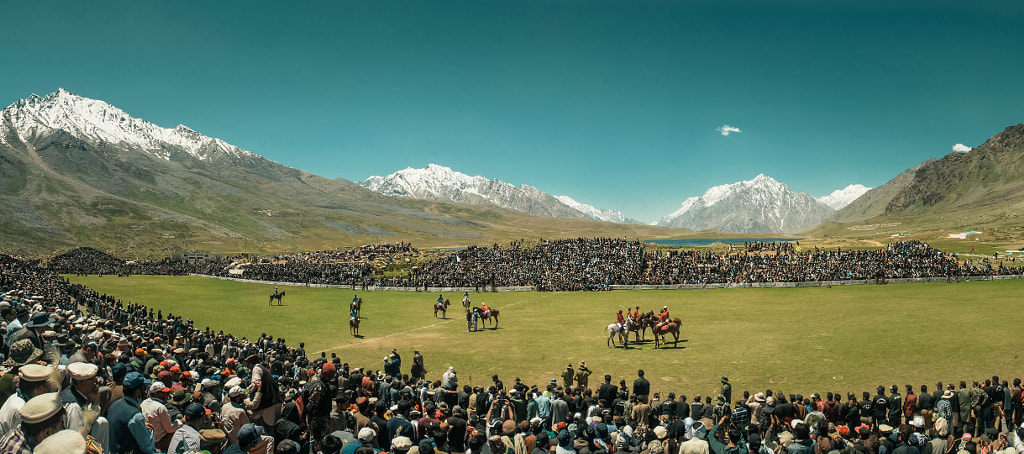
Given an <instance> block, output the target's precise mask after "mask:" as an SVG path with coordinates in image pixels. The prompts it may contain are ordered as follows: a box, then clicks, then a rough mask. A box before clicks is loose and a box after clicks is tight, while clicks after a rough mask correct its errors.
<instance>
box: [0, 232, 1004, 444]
mask: <svg viewBox="0 0 1024 454" xmlns="http://www.w3.org/2000/svg"><path fill="white" fill-rule="evenodd" d="M602 244H603V245H602ZM548 246H549V247H550V248H551V249H549V252H555V251H556V250H557V251H561V252H564V251H566V250H572V251H574V252H573V254H572V256H571V257H568V256H567V257H563V258H561V259H558V260H555V261H551V262H548V263H564V262H563V260H567V259H568V260H572V259H574V258H575V257H598V256H599V255H600V254H601V252H602V251H604V252H612V253H613V254H614V255H619V256H621V257H628V256H630V255H631V254H637V253H641V252H642V249H641V248H639V247H638V244H636V243H630V242H625V241H623V242H618V241H609V242H607V243H597V244H595V243H593V242H589V241H580V242H576V243H575V244H569V245H565V244H552V243H549V245H548ZM478 252H484V251H478ZM819 254H824V253H822V252H819ZM832 254H833V253H831V252H830V253H828V254H826V255H829V256H830V255H832ZM834 254H836V255H843V254H847V253H846V252H838V251H837V252H835V253H834ZM886 254H889V255H888V256H887V255H886ZM920 254H925V255H928V254H929V249H928V248H927V247H926V246H925V245H921V244H910V243H906V244H899V245H893V246H891V247H890V248H889V249H887V250H886V251H872V252H870V253H865V252H860V253H857V254H853V255H857V256H861V257H862V259H863V260H867V261H877V260H878V257H879V256H887V257H888V258H889V259H891V260H893V261H895V262H903V263H902V265H901V266H904V267H907V268H897V269H915V268H914V267H910V266H909V265H906V262H907V261H914V260H917V259H916V258H915V257H918V256H919V255H920ZM469 258H470V257H469V256H466V257H465V258H462V259H458V260H457V261H456V263H460V261H461V260H467V259H469ZM614 260H622V263H629V261H628V260H627V259H625V258H622V259H619V258H616V259H614ZM820 260H822V261H824V262H827V261H828V257H823V258H821V259H820ZM598 261H600V260H598ZM943 263H944V262H943V261H942V260H939V259H935V260H934V262H933V263H927V262H926V263H923V264H919V265H920V266H921V267H923V268H925V269H929V268H931V267H934V266H941V265H942V264H943ZM915 266H917V265H915ZM0 294H2V297H3V301H2V302H0V315H2V316H3V323H2V329H0V332H2V334H3V345H2V346H0V351H2V353H3V354H4V355H5V357H4V361H3V363H2V364H3V369H2V372H3V375H2V377H0V400H2V401H3V406H2V408H0V429H3V431H4V433H3V434H0V450H2V451H3V452H8V453H26V452H29V453H30V452H33V451H34V450H38V451H39V452H40V453H41V454H49V453H60V454H83V453H85V452H91V453H99V452H101V451H102V452H109V453H113V454H122V453H146V454H149V453H153V452H167V453H171V452H173V453H175V454H178V453H186V452H199V451H200V450H207V451H210V452H214V453H220V452H224V453H227V452H230V453H232V454H237V453H243V452H244V453H250V454H267V453H270V452H275V453H282V454H306V453H323V454H339V453H341V454H375V453H383V452H387V453H389V454H435V453H438V454H444V453H452V454H460V453H473V454H477V453H482V454H499V453H500V454H611V453H615V452H623V453H630V454H665V453H670V454H675V453H678V454H710V453H714V454H743V453H751V454H775V453H779V454H811V453H815V454H826V453H837V454H965V453H966V454H989V453H993V452H996V451H1001V452H1003V453H1004V454H1010V453H1014V454H1017V453H1021V452H1024V444H1022V443H1021V441H1020V440H1021V437H1020V436H1018V435H1017V434H1016V433H1015V431H1014V430H1013V429H1014V428H1016V427H1018V426H1020V425H1021V424H1022V423H1024V407H1022V386H1021V381H1020V379H1013V380H1012V384H1011V383H1008V382H1007V380H1000V379H999V378H998V377H991V378H990V379H989V378H987V377H986V378H985V379H979V380H977V381H971V382H967V381H960V382H959V386H955V385H953V384H952V383H951V384H950V385H949V386H943V385H942V383H938V384H937V385H936V386H935V387H934V388H932V389H931V390H929V388H928V386H920V387H917V386H911V385H906V386H905V392H901V387H899V386H896V385H893V386H891V387H885V386H879V388H878V389H877V391H876V393H875V394H874V395H872V394H870V393H868V392H863V393H862V395H861V397H860V398H859V399H858V398H857V396H856V395H854V393H853V392H854V391H853V390H848V391H847V392H846V393H845V394H844V393H840V392H829V393H825V394H821V395H820V394H817V393H808V394H807V396H806V397H804V395H802V394H786V393H784V392H782V391H780V390H778V389H775V390H771V389H763V390H762V389H757V390H752V391H744V392H742V393H739V392H736V393H735V394H734V392H733V389H732V385H731V384H730V382H729V379H728V378H727V377H724V376H723V377H721V386H720V387H716V388H715V389H704V390H685V391H686V393H687V394H690V395H692V396H693V398H692V399H689V398H688V397H687V396H686V395H684V393H683V392H680V394H679V395H678V396H677V395H676V394H675V393H674V392H672V393H668V394H667V395H660V394H659V393H653V394H652V393H651V383H650V382H649V381H648V380H647V378H645V376H644V372H643V371H642V370H640V371H638V372H637V377H636V378H635V379H633V380H632V385H631V386H630V385H628V384H627V382H626V379H625V377H620V380H619V381H618V384H617V385H616V384H614V383H613V377H611V376H609V375H606V376H604V377H603V381H602V382H599V383H591V380H590V376H591V374H592V373H593V371H592V370H591V369H590V368H589V367H588V366H587V365H586V363H585V362H582V361H581V362H580V363H579V365H578V366H577V367H574V365H573V364H567V365H566V366H565V369H564V370H563V372H562V373H561V375H560V376H561V381H560V382H559V381H557V380H556V379H552V380H551V382H548V383H535V384H528V383H523V382H521V381H520V380H519V379H518V378H517V379H515V381H514V383H512V384H511V385H509V386H506V385H505V384H504V383H503V381H502V380H501V379H500V378H499V377H498V376H497V375H494V376H492V377H491V383H489V384H486V385H485V386H475V387H470V386H468V385H467V384H464V383H460V381H459V374H458V372H457V371H456V370H455V369H454V368H453V367H448V369H447V370H446V371H444V372H443V373H439V372H440V371H441V370H443V369H442V368H435V367H433V366H431V367H424V366H425V362H424V359H423V357H422V355H420V354H419V352H415V351H414V352H413V356H412V365H411V368H409V369H408V370H409V372H408V373H406V372H403V370H405V369H406V366H407V365H408V364H406V363H403V358H402V356H401V355H400V354H399V352H398V351H396V350H392V353H391V354H390V355H389V356H388V357H387V358H385V360H384V362H383V363H379V362H376V363H371V364H358V363H357V362H356V361H354V360H352V359H351V358H344V357H338V356H335V355H334V354H331V355H330V357H328V355H327V354H326V353H324V352H320V353H319V354H312V352H306V351H305V348H304V347H305V345H304V344H303V343H299V344H298V347H294V344H289V343H288V342H286V341H285V339H280V338H276V339H275V338H274V337H273V336H272V335H270V334H263V335H261V336H259V337H258V338H256V339H251V340H250V339H246V338H238V337H236V336H234V335H232V334H231V333H225V332H223V331H217V330H213V329H210V328H209V327H206V328H199V327H197V326H194V323H193V322H192V321H191V320H189V319H188V318H185V317H183V316H182V315H180V314H179V315H174V314H166V315H165V314H163V313H162V312H160V311H157V312H156V313H155V314H154V313H153V311H152V309H148V308H147V307H145V306H144V305H140V304H135V303H131V302H124V301H121V300H119V299H117V298H115V297H113V296H109V295H101V294H98V293H97V292H95V291H93V290H91V289H88V288H86V287H83V286H80V285H72V284H70V283H68V282H67V281H66V280H65V279H63V278H62V277H61V276H59V275H58V274H55V273H54V272H52V271H49V270H47V269H44V268H40V267H38V266H36V265H35V264H32V263H27V262H22V261H20V260H16V259H13V258H11V257H7V256H0ZM83 309H85V310H83ZM428 370H429V371H432V372H428ZM553 375H554V374H553ZM595 381H597V380H595ZM680 391H684V390H680ZM695 394H696V395H695ZM701 395H703V397H702V396H701ZM844 396H845V399H844ZM64 428H68V429H72V430H71V431H61V429H64Z"/></svg>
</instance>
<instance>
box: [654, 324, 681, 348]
mask: <svg viewBox="0 0 1024 454" xmlns="http://www.w3.org/2000/svg"><path fill="white" fill-rule="evenodd" d="M682 325H683V321H682V320H680V319H679V318H678V317H675V318H673V319H671V320H669V321H668V322H667V323H665V324H664V325H661V326H660V327H655V328H651V331H653V332H654V348H658V347H660V346H662V345H665V344H667V343H668V341H666V340H665V335H666V334H668V333H672V337H674V338H675V341H674V342H673V343H672V346H673V347H675V346H676V345H678V344H679V327H680V326H682Z"/></svg>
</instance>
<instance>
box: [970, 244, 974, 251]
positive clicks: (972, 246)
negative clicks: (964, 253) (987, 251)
mask: <svg viewBox="0 0 1024 454" xmlns="http://www.w3.org/2000/svg"><path fill="white" fill-rule="evenodd" d="M971 252H974V245H973V244H972V245H971Z"/></svg>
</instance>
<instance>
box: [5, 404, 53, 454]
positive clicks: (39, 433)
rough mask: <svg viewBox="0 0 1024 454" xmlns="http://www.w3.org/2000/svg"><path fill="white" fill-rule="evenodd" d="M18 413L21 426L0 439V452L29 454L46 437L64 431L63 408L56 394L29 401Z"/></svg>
mask: <svg viewBox="0 0 1024 454" xmlns="http://www.w3.org/2000/svg"><path fill="white" fill-rule="evenodd" d="M19 413H21V425H19V426H18V427H15V428H14V429H13V430H11V431H10V432H8V433H7V435H4V436H3V438H0V452H4V453H10V454H30V453H31V452H32V450H33V449H35V447H36V445H38V444H39V442H41V441H43V440H44V439H46V437H49V436H50V435H53V434H55V433H57V432H59V431H61V430H64V407H62V406H61V405H60V396H59V395H58V394H57V393H46V394H40V395H38V396H36V397H33V398H31V399H29V401H28V402H25V405H24V406H23V407H21V410H19Z"/></svg>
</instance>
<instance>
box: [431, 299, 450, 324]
mask: <svg viewBox="0 0 1024 454" xmlns="http://www.w3.org/2000/svg"><path fill="white" fill-rule="evenodd" d="M449 304H451V302H450V301H448V300H444V302H443V303H437V304H434V318H437V312H438V311H441V318H442V319H444V318H448V305H449Z"/></svg>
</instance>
